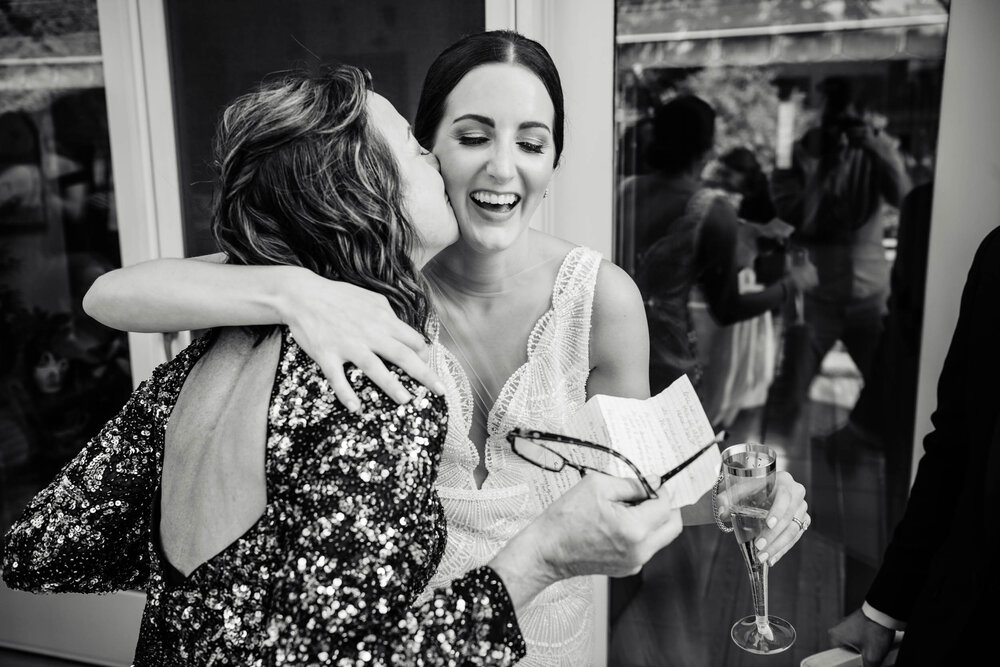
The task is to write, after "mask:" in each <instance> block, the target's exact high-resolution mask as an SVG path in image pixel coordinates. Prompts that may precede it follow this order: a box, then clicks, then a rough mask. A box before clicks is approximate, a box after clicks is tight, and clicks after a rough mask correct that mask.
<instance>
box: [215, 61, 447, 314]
mask: <svg viewBox="0 0 1000 667" xmlns="http://www.w3.org/2000/svg"><path fill="white" fill-rule="evenodd" d="M370 90H371V77H370V76H369V74H368V73H367V72H365V71H364V70H360V69H358V68H356V67H351V66H347V65H341V66H338V67H335V68H328V69H324V70H323V71H322V72H320V73H319V74H309V73H306V72H286V73H281V74H280V75H275V76H272V77H269V78H268V79H265V81H264V82H263V83H261V84H260V85H259V86H258V87H257V88H256V89H255V90H254V91H252V92H250V93H247V94H245V95H242V96H240V97H239V98H237V99H236V100H235V101H234V102H232V103H231V104H230V105H229V106H228V107H227V108H226V109H225V111H224V112H223V114H222V118H221V120H220V122H219V124H218V127H217V130H216V137H215V167H216V170H217V174H218V183H217V189H216V193H215V200H214V202H213V210H212V232H213V234H214V235H215V238H216V240H217V242H218V244H219V246H220V248H221V249H222V250H223V251H224V252H225V253H226V254H227V255H228V256H229V262H230V263H233V264H245V265H275V264H280V265H293V266H302V267H305V268H307V269H309V270H311V271H313V272H314V273H317V274H319V275H321V276H323V277H324V278H329V279H331V280H341V281H345V282H349V283H352V284H354V285H358V286H360V287H364V288H366V289H369V290H372V291H375V292H378V293H380V294H382V295H384V296H385V297H386V299H388V301H389V304H390V305H391V306H392V308H393V310H394V311H395V312H396V314H397V315H398V316H399V317H400V319H402V320H404V321H405V322H406V323H407V324H410V325H411V326H413V327H414V328H416V329H418V330H420V331H423V330H424V325H425V323H426V319H427V314H428V306H427V297H426V295H425V293H424V291H423V282H422V279H421V278H420V275H419V273H418V270H417V268H416V266H415V265H414V263H413V261H412V260H411V258H410V250H411V248H412V245H413V244H414V243H415V242H416V238H417V234H416V232H415V230H414V228H413V226H412V224H411V223H410V220H409V218H408V216H407V214H406V210H405V202H404V198H403V192H404V184H403V183H402V179H401V176H400V173H399V168H398V165H397V163H396V160H395V158H394V156H393V153H392V151H391V150H390V148H389V146H388V145H387V144H386V143H385V139H384V138H383V137H382V135H381V133H380V132H379V131H378V130H377V129H375V128H374V127H373V126H372V125H371V123H370V122H369V118H368V106H367V104H368V94H369V91H370ZM270 329H271V327H268V328H266V329H265V330H262V331H260V333H264V332H266V331H269V330H270Z"/></svg>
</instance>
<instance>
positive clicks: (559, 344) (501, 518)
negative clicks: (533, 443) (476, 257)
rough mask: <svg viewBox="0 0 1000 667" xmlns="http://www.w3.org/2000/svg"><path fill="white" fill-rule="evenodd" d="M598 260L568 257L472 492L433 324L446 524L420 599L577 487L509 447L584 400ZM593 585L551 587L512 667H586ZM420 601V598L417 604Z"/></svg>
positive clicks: (567, 475)
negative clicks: (512, 433) (520, 433)
mask: <svg viewBox="0 0 1000 667" xmlns="http://www.w3.org/2000/svg"><path fill="white" fill-rule="evenodd" d="M601 259H602V258H601V255H600V253H598V252H597V251H595V250H592V249H590V248H585V247H576V248H573V249H572V250H571V251H570V252H569V253H568V254H567V255H566V257H565V259H563V261H562V264H561V266H560V267H559V271H558V273H557V275H556V280H555V284H554V285H553V287H552V298H551V306H550V307H549V309H548V310H547V311H546V312H545V313H544V314H543V315H542V316H541V318H540V319H539V320H538V321H537V322H536V323H535V325H534V327H533V328H532V330H531V332H530V334H529V336H528V341H527V361H526V362H525V363H524V364H523V365H522V366H520V367H519V368H518V369H517V370H516V371H515V372H514V374H513V375H511V376H510V377H509V378H508V379H507V381H506V382H505V383H504V385H503V388H502V389H501V390H500V394H499V396H498V397H497V400H496V403H495V405H493V407H492V409H491V410H490V411H489V415H488V417H487V432H488V433H487V440H486V446H485V457H484V461H485V464H486V469H487V470H488V472H489V475H488V476H487V477H486V480H485V482H484V483H483V485H482V488H477V486H476V482H475V479H474V477H473V472H474V470H475V468H476V466H477V465H478V464H479V460H480V455H479V452H478V451H477V450H476V446H475V444H474V443H473V441H472V439H471V438H470V436H469V433H470V430H471V428H472V419H473V414H472V413H473V394H472V388H471V385H470V381H469V377H468V376H467V375H466V373H465V370H464V369H463V368H462V365H461V363H460V362H459V359H458V358H457V357H456V356H455V355H454V354H452V352H451V351H450V350H449V349H448V348H446V347H445V346H444V345H443V344H442V343H441V342H440V328H439V327H440V324H439V322H438V320H437V319H436V318H432V320H431V326H430V330H431V337H432V342H433V343H434V344H433V345H432V347H431V359H430V363H431V367H432V368H433V369H434V371H435V373H437V375H438V376H439V377H440V378H441V379H442V381H443V382H444V383H445V388H446V392H445V394H446V396H447V399H448V411H449V414H450V421H449V426H448V433H447V438H446V440H445V445H444V451H443V454H442V459H441V467H440V471H439V473H438V480H437V490H438V494H439V495H440V497H441V501H442V503H443V504H444V508H445V515H446V516H447V518H448V545H447V548H446V550H445V555H444V556H443V558H442V559H441V564H440V566H439V568H438V570H437V572H435V573H434V576H433V577H432V579H431V582H430V586H429V587H428V589H427V591H426V592H425V594H424V595H425V597H427V598H429V597H430V596H432V595H433V590H434V589H435V588H436V587H438V586H443V585H447V583H448V582H451V581H455V580H456V579H457V578H458V577H460V576H461V575H462V573H463V572H466V571H468V570H469V569H472V568H475V567H478V566H481V565H482V564H484V563H487V562H489V560H490V559H491V558H492V557H493V556H494V555H495V554H496V552H497V551H499V550H500V549H501V548H502V547H503V546H504V545H505V544H506V543H507V542H508V540H510V538H511V537H513V536H514V535H515V534H516V533H517V532H518V531H519V530H521V528H523V527H524V526H525V525H527V524H528V523H530V522H531V521H532V520H533V519H534V518H535V517H536V516H538V515H539V514H540V513H541V512H542V510H544V509H545V507H547V506H548V505H549V504H551V503H552V501H554V500H555V499H556V498H558V497H559V495H561V494H562V493H564V492H565V491H566V490H567V489H568V488H570V487H571V486H572V485H573V484H575V483H576V482H578V481H579V479H580V476H579V474H578V473H577V472H576V471H573V470H569V469H567V470H566V471H565V472H561V473H553V472H549V471H546V470H542V469H541V468H538V467H536V466H534V465H532V464H530V463H528V462H527V461H525V460H523V459H521V458H520V457H518V456H517V455H516V454H514V453H513V452H512V451H511V449H510V445H509V444H508V443H507V441H506V439H505V438H506V434H507V432H508V431H509V430H510V429H512V428H514V427H516V426H521V427H525V428H532V429H538V430H541V431H550V432H560V431H565V430H566V428H567V420H568V419H569V418H570V416H571V415H572V414H573V412H574V411H575V410H576V409H577V408H579V407H580V406H582V405H583V404H584V402H585V401H586V400H587V379H588V377H589V376H590V323H591V313H592V310H593V301H594V291H595V288H596V285H597V274H598V270H599V269H600V264H601ZM597 582H598V578H596V577H573V578H571V579H566V580H563V581H560V582H557V583H555V584H553V585H551V586H549V587H548V588H546V589H545V590H544V591H542V592H541V593H540V594H539V595H537V596H536V597H535V598H534V600H533V601H532V602H531V603H530V604H529V605H527V606H526V607H525V608H524V609H522V610H520V612H519V616H518V622H519V624H520V627H521V631H522V633H523V635H524V640H525V642H526V643H527V646H528V653H527V656H526V657H525V658H524V659H523V660H522V661H521V662H520V663H518V667H583V666H584V665H589V664H592V663H593V661H594V660H593V645H594V637H595V634H596V627H595V620H596V617H595V613H594V595H595V589H594V587H595V586H596V585H597ZM421 599H424V598H421Z"/></svg>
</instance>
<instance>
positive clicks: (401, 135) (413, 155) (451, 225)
mask: <svg viewBox="0 0 1000 667" xmlns="http://www.w3.org/2000/svg"><path fill="white" fill-rule="evenodd" d="M368 116H369V120H370V121H371V124H372V126H373V127H374V128H376V129H377V130H378V132H379V134H381V135H382V137H383V138H384V139H385V142H386V144H388V146H389V148H390V149H391V150H392V154H393V156H394V157H395V158H396V164H397V165H398V167H399V174H400V177H401V179H402V182H403V187H404V197H405V207H406V213H407V215H408V216H409V218H410V222H411V223H412V224H413V227H414V228H415V229H416V231H417V234H418V236H419V244H420V247H418V248H414V257H413V261H414V263H415V264H416V265H417V266H418V267H419V266H423V265H424V264H425V263H426V262H427V261H428V260H429V259H430V258H431V257H433V256H434V255H435V254H437V253H438V252H439V251H441V250H443V249H444V248H446V247H447V246H449V245H451V244H452V243H454V242H455V241H456V240H457V239H458V225H456V223H455V214H454V212H453V211H452V209H451V205H450V204H449V203H448V196H447V195H446V194H445V190H444V182H443V181H442V180H441V174H440V173H439V169H438V162H437V159H436V158H435V157H434V155H433V154H431V152H430V151H428V150H425V149H424V148H423V147H422V146H421V145H420V144H419V143H417V140H416V139H415V138H414V137H413V132H412V131H411V130H410V125H409V123H407V122H406V120H405V119H404V118H403V117H402V116H400V115H399V112H398V111H396V108H395V107H394V106H392V103H390V102H389V100H387V99H385V98H384V97H382V96H381V95H379V94H377V93H369V95H368Z"/></svg>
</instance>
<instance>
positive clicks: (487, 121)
mask: <svg viewBox="0 0 1000 667" xmlns="http://www.w3.org/2000/svg"><path fill="white" fill-rule="evenodd" d="M463 120H474V121H476V122H477V123H482V124H483V125H486V126H487V127H494V128H495V127H496V123H495V122H493V119H492V118H490V117H488V116H481V115H479V114H475V113H467V114H464V115H462V116H459V117H458V118H456V119H455V120H453V121H452V122H451V124H452V125H454V124H455V123H459V122H461V121H463ZM517 127H518V129H520V130H527V129H530V128H533V127H537V128H541V129H543V130H546V131H547V132H550V133H551V132H552V130H551V129H550V128H549V126H548V125H546V124H545V123H540V122H538V121H535V120H528V121H525V122H523V123H521V124H520V125H518V126H517Z"/></svg>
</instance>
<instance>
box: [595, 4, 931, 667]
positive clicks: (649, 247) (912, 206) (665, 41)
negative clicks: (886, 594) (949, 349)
mask: <svg viewBox="0 0 1000 667" xmlns="http://www.w3.org/2000/svg"><path fill="white" fill-rule="evenodd" d="M946 6H947V3H940V2H937V1H934V0H917V1H906V2H903V1H898V2H897V1H887V2H878V3H872V2H862V1H860V0H854V1H851V0H848V1H847V2H838V3H807V2H799V1H795V0H786V1H781V2H773V1H770V0H769V1H766V2H765V1H763V0H761V1H756V0H746V1H744V0H708V1H695V0H687V1H676V0H674V1H667V0H618V1H617V3H616V29H617V34H616V89H615V95H616V130H617V153H616V186H617V206H616V231H615V240H616V248H615V252H616V260H617V261H618V263H619V264H620V265H621V266H623V267H624V268H625V269H626V270H628V271H629V272H630V273H631V274H632V275H633V276H634V277H635V279H636V282H637V283H638V284H639V286H640V289H641V290H642V291H643V296H644V298H645V299H646V305H647V319H648V321H649V324H650V336H651V339H650V343H651V366H650V375H651V381H652V385H653V386H652V389H653V391H654V393H655V392H657V391H659V390H661V389H663V388H664V387H665V386H666V385H667V384H669V382H671V381H672V380H673V379H674V378H676V377H678V376H679V375H680V374H687V375H688V376H689V377H691V379H692V381H694V382H695V384H696V388H697V390H698V393H699V396H700V397H701V399H702V401H703V404H704V405H705V408H706V411H707V412H708V413H709V416H710V418H711V419H712V420H713V422H714V426H715V428H716V429H723V428H727V429H729V431H730V434H731V435H730V442H731V443H736V442H742V441H763V442H766V443H768V444H770V445H772V446H773V447H775V448H776V449H778V450H779V451H780V456H781V461H780V464H779V465H781V466H782V467H783V468H784V469H786V470H789V471H790V472H792V474H793V475H794V476H795V478H796V479H797V480H799V481H801V482H803V483H804V484H805V485H806V488H807V489H808V501H809V511H810V513H811V515H812V517H813V528H812V529H811V530H810V531H809V533H808V534H807V535H806V536H805V537H804V538H803V540H802V541H801V542H800V544H799V546H798V547H797V548H796V549H795V550H793V551H792V552H790V553H789V554H788V555H786V556H785V558H784V560H783V561H782V563H781V565H780V566H779V567H778V568H777V569H775V570H774V571H773V572H772V573H771V577H770V602H771V613H773V614H776V615H778V616H782V617H784V618H786V619H788V620H790V621H791V622H792V624H793V625H795V626H796V629H797V630H798V631H799V635H798V639H797V641H796V643H795V645H794V646H793V648H792V649H791V650H790V651H788V652H787V653H784V654H781V655H778V656H774V657H771V658H768V660H769V662H770V664H772V665H789V666H792V665H796V666H797V665H798V664H799V662H800V661H801V660H802V658H803V657H805V656H806V655H809V654H811V653H814V652H816V651H819V650H822V649H825V648H827V647H828V640H827V637H826V630H827V628H829V627H830V626H832V625H833V624H835V623H836V622H837V621H838V620H839V619H840V617H841V616H842V615H843V614H844V613H846V612H848V611H850V610H853V609H854V608H857V607H858V606H860V603H861V601H862V596H863V595H864V593H865V592H866V590H867V588H868V585H869V584H870V582H871V579H872V577H873V575H874V568H875V566H876V565H877V564H878V562H879V560H880V559H881V555H882V551H883V549H884V547H885V544H886V542H887V539H888V536H889V532H890V530H891V528H892V526H893V525H894V524H895V522H896V521H897V520H898V518H899V516H900V512H901V509H902V507H903V505H904V504H905V500H906V494H907V490H908V484H909V477H910V467H911V457H912V446H913V438H914V432H913V427H914V412H915V403H916V392H917V371H918V368H917V364H918V360H919V345H920V337H921V332H920V329H921V321H922V308H923V290H924V270H925V265H926V252H927V241H928V233H929V223H930V210H931V209H930V193H931V187H932V186H931V183H932V180H933V176H934V162H935V155H934V151H935V146H936V141H937V132H938V116H939V105H940V99H941V80H942V73H943V58H944V44H945V36H946V31H947V22H948V13H947V9H946ZM692 96H693V97H692ZM713 130H714V134H713ZM887 378H891V380H888V381H889V382H892V386H891V387H890V386H886V382H885V381H886V379H887ZM706 551H708V552H709V553H707V554H706V553H705V552H706ZM612 598H613V601H612V602H613V605H612V606H613V614H618V615H619V616H618V617H617V618H618V620H617V623H616V624H615V625H614V626H613V630H612V642H611V644H612V663H614V664H619V663H620V664H628V665H654V664H655V665H663V664H675V663H676V664H711V665H728V664H742V663H741V662H740V661H742V660H744V656H743V655H741V652H740V650H739V649H738V648H736V646H735V645H734V644H733V643H732V642H730V641H729V640H728V639H726V640H725V641H723V640H722V639H720V638H726V637H728V635H729V628H730V626H731V625H732V624H733V623H734V622H735V621H736V620H737V619H739V618H741V617H743V616H745V615H747V614H749V613H751V612H752V606H751V601H750V588H749V583H748V580H747V577H746V575H745V573H744V571H743V565H742V563H741V560H740V557H739V555H738V554H737V548H736V544H734V543H733V539H732V537H730V536H727V535H724V534H722V533H720V532H719V531H718V530H717V529H716V528H715V527H713V526H705V527H700V526H699V527H693V528H689V529H686V530H685V531H684V533H683V534H682V536H681V538H680V542H679V543H678V545H677V548H674V547H671V549H667V550H665V551H664V552H663V553H662V554H660V555H658V556H657V557H656V559H655V560H654V561H653V562H652V563H650V565H649V566H648V567H647V568H646V571H645V572H644V574H643V577H642V578H641V580H640V579H635V580H633V581H631V582H630V581H628V580H623V581H621V582H615V584H614V591H613V596H612ZM807 602H808V606H806V603H807ZM671 656H676V658H672V657H671ZM672 660H674V661H675V662H671V661H672Z"/></svg>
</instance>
